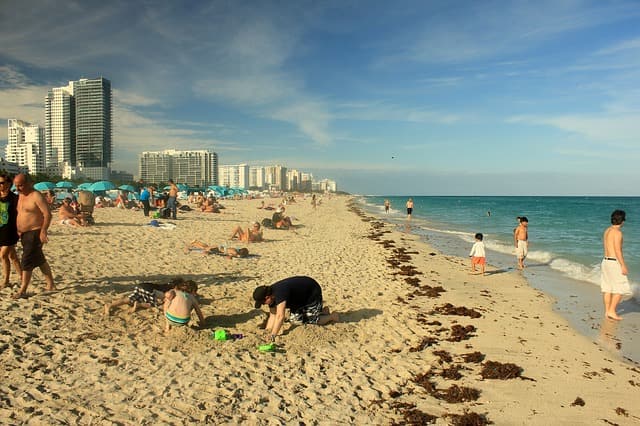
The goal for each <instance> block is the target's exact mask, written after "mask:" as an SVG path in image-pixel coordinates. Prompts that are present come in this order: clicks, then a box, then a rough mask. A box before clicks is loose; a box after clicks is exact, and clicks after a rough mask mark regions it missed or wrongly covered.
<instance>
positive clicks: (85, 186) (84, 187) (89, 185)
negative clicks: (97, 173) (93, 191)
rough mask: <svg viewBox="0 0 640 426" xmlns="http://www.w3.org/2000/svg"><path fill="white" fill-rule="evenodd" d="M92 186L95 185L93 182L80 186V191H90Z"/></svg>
mask: <svg viewBox="0 0 640 426" xmlns="http://www.w3.org/2000/svg"><path fill="white" fill-rule="evenodd" d="M91 185H93V182H85V183H81V184H80V185H78V189H79V190H82V191H88V190H89V188H91Z"/></svg>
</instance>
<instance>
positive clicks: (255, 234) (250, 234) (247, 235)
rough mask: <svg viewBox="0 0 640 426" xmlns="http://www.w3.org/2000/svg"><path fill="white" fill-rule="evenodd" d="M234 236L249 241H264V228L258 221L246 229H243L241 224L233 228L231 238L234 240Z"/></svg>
mask: <svg viewBox="0 0 640 426" xmlns="http://www.w3.org/2000/svg"><path fill="white" fill-rule="evenodd" d="M234 238H238V240H240V241H244V242H247V243H257V242H259V241H262V230H261V229H260V224H259V223H258V222H253V223H252V224H251V227H249V228H247V230H246V231H245V230H244V229H242V227H241V226H240V225H238V226H236V227H235V228H233V233H232V234H231V237H229V239H231V240H233V239H234Z"/></svg>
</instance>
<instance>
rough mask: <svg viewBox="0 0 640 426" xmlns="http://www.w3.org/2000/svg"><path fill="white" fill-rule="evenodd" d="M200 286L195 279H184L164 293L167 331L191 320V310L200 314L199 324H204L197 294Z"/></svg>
mask: <svg viewBox="0 0 640 426" xmlns="http://www.w3.org/2000/svg"><path fill="white" fill-rule="evenodd" d="M197 292H198V286H197V284H196V283H195V282H194V281H193V280H188V281H183V282H181V283H179V284H178V285H176V286H175V287H174V288H173V290H170V291H168V292H166V293H165V295H164V318H165V328H164V331H165V333H167V332H169V330H171V326H172V325H173V326H183V325H187V324H189V321H191V311H192V310H195V311H196V314H197V315H198V325H199V326H202V325H204V316H203V315H202V311H201V310H200V305H199V304H198V299H197V298H196V294H197Z"/></svg>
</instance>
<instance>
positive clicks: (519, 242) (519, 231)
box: [513, 216, 529, 269]
mask: <svg viewBox="0 0 640 426" xmlns="http://www.w3.org/2000/svg"><path fill="white" fill-rule="evenodd" d="M528 229H529V220H528V219H527V218H526V217H525V216H522V217H520V225H518V227H517V228H516V229H515V231H514V232H513V238H514V240H515V246H516V257H517V258H518V269H524V259H525V258H526V257H527V254H529V231H528Z"/></svg>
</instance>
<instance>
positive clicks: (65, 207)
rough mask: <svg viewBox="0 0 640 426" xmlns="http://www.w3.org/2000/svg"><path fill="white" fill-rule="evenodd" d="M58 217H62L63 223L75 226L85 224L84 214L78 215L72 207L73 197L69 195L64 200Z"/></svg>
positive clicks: (61, 221)
mask: <svg viewBox="0 0 640 426" xmlns="http://www.w3.org/2000/svg"><path fill="white" fill-rule="evenodd" d="M58 218H59V219H60V224H61V225H69V226H75V227H77V226H83V225H84V223H83V222H84V221H83V219H82V216H79V215H77V214H76V212H75V211H74V210H73V208H72V207H71V198H69V197H67V198H65V199H64V200H62V205H61V206H60V209H59V210H58Z"/></svg>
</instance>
